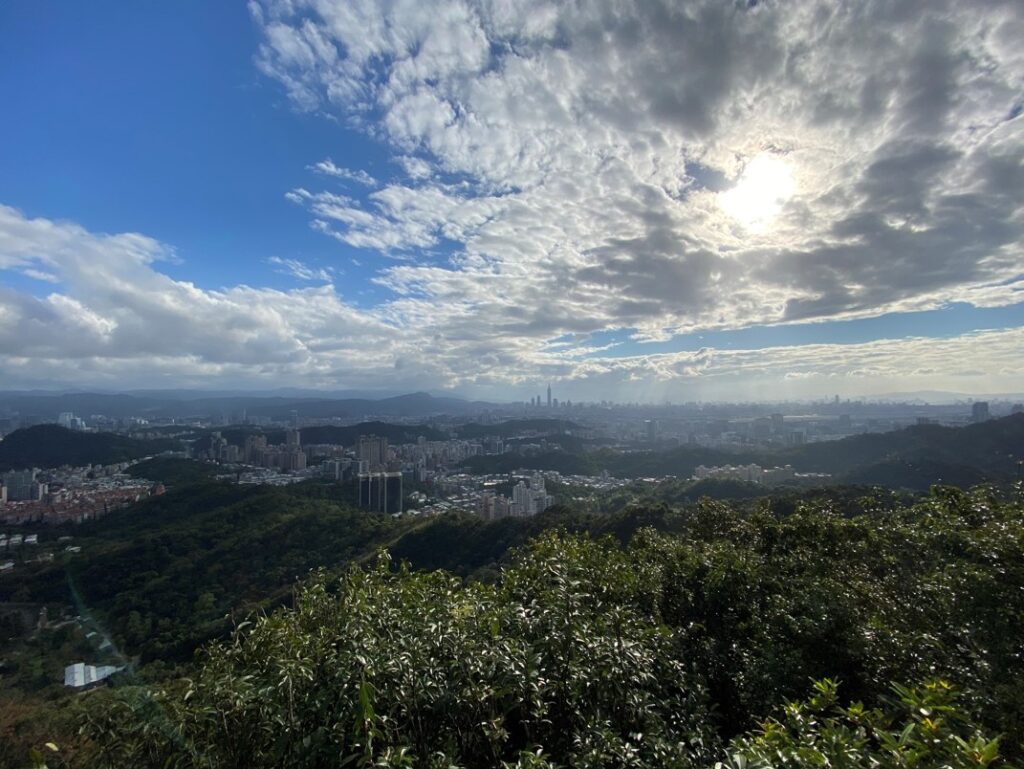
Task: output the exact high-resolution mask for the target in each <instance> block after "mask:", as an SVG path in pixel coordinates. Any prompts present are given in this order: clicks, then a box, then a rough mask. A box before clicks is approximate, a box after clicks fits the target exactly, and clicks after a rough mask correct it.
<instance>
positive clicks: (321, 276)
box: [266, 256, 335, 282]
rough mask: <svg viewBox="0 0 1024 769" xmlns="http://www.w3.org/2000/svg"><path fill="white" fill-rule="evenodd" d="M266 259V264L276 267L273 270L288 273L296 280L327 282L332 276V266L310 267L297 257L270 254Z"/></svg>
mask: <svg viewBox="0 0 1024 769" xmlns="http://www.w3.org/2000/svg"><path fill="white" fill-rule="evenodd" d="M266 261H267V264H272V265H274V266H275V267H276V268H277V269H276V270H275V272H277V273H279V274H281V275H290V276H291V277H293V278H296V279H297V280H306V281H327V282H329V281H331V280H332V279H333V278H334V273H335V270H334V269H333V268H325V267H311V266H309V265H308V264H305V263H304V262H302V261H300V260H298V259H283V258H281V257H279V256H271V257H268V258H267V260H266Z"/></svg>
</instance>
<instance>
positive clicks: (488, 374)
mask: <svg viewBox="0 0 1024 769" xmlns="http://www.w3.org/2000/svg"><path fill="white" fill-rule="evenodd" d="M750 6H751V4H748V3H730V2H722V1H721V0H692V1H687V2H675V1H674V0H671V1H670V0H614V2H613V0H606V1H605V0H595V1H594V2H588V3H554V2H541V1H540V0H501V1H499V0H439V2H436V3H419V2H414V1H413V0H396V1H395V2H390V3H380V2H377V0H345V1H344V2H333V1H332V0H265V2H262V3H259V4H258V5H254V6H253V8H254V9H255V10H254V11H253V16H254V19H255V20H256V22H257V24H258V25H259V26H260V28H261V29H262V34H263V39H262V43H261V45H260V49H259V52H258V55H257V61H258V66H259V68H260V69H261V70H262V71H263V72H264V73H266V74H267V75H268V76H270V77H272V78H274V79H275V80H277V81H278V82H280V83H281V86H282V87H283V88H284V89H285V91H286V93H287V94H288V95H289V97H290V98H291V100H292V101H293V103H294V104H295V105H296V106H297V107H298V108H299V109H302V110H307V111H312V112H329V113H333V115H334V116H335V117H340V118H342V120H341V121H339V122H340V123H341V124H344V125H349V126H352V125H355V126H358V127H359V128H360V130H364V131H366V132H367V133H369V134H370V135H371V136H372V137H373V138H374V139H376V140H378V141H380V142H381V143H383V144H384V145H385V149H386V151H387V152H388V153H389V154H390V156H391V157H393V158H394V162H395V163H396V169H398V170H396V173H395V175H394V177H392V181H391V182H390V183H389V182H386V181H385V182H381V181H378V180H377V179H376V178H374V177H372V176H370V175H369V174H368V173H367V172H366V171H365V170H359V169H350V168H342V167H340V166H337V165H335V164H334V163H333V162H332V161H331V160H330V158H326V159H324V160H323V161H320V162H319V163H316V164H314V165H312V166H310V169H311V170H312V171H314V172H315V173H317V174H318V175H320V176H323V177H328V178H330V179H342V180H345V181H353V182H357V183H359V184H361V185H364V186H365V187H367V189H366V190H360V191H359V193H360V194H358V195H357V194H355V193H351V194H339V192H338V191H337V189H336V186H335V189H322V188H317V187H314V186H312V185H310V186H309V187H308V188H307V187H300V188H296V189H293V190H290V191H283V190H282V192H283V193H284V195H285V197H286V198H287V199H288V200H289V201H290V202H291V203H292V204H295V205H298V206H302V207H303V208H304V209H306V210H307V211H308V213H309V218H310V226H311V227H313V228H314V229H316V230H318V231H320V232H322V233H324V234H325V235H327V236H329V237H332V238H335V239H337V240H338V241H339V242H341V243H344V244H345V245H347V246H350V247H354V248H359V249H365V250H369V251H373V252H377V253H378V254H379V255H382V256H384V257H388V259H387V260H378V262H377V263H378V264H379V265H381V267H380V269H379V271H378V272H377V274H376V275H375V277H373V278H372V280H373V281H374V285H373V288H374V290H375V291H377V292H379V295H383V296H385V297H387V298H386V299H384V300H381V301H380V302H379V303H378V304H377V305H376V306H374V307H372V308H366V307H356V306H355V305H354V304H352V303H350V302H349V301H346V300H343V299H342V298H341V297H342V296H345V297H346V298H348V297H350V296H357V295H359V294H358V292H360V291H363V290H365V289H366V286H365V285H356V284H352V285H345V284H344V282H343V281H341V280H337V281H332V280H331V279H332V278H333V277H335V276H334V275H331V274H330V273H328V271H327V270H326V269H325V268H320V267H310V266H309V265H307V264H304V263H302V262H299V261H297V260H291V259H285V258H282V257H275V258H274V259H276V261H271V263H272V264H273V265H274V266H275V267H276V268H278V269H280V270H282V271H285V272H286V273H287V274H289V275H291V276H292V277H295V278H297V279H300V280H304V281H324V282H332V283H337V284H339V285H337V286H334V285H324V286H315V287H309V286H307V287H304V288H298V289H294V290H290V291H279V290H273V289H268V288H252V287H249V286H244V285H240V286H234V287H228V288H225V289H222V290H218V291H210V290H206V289H202V288H199V287H197V286H194V285H192V284H190V283H187V282H184V281H177V280H173V279H171V278H170V277H168V276H167V275H165V274H163V273H162V272H160V262H161V261H163V260H167V259H173V258H175V254H174V252H173V250H172V249H171V248H170V247H169V246H167V245H165V244H162V243H159V242H157V241H155V240H153V239H151V238H147V237H145V236H142V235H137V234H120V235H103V234H96V233H90V232H87V231H86V230H84V229H82V228H81V227H79V226H78V225H76V224H73V223H68V222H59V221H53V220H48V219H29V218H27V217H24V216H22V215H21V214H20V213H18V212H17V211H15V210H13V209H9V208H3V207H0V269H6V270H15V271H19V272H21V273H23V274H29V272H28V271H36V272H37V273H39V274H46V275H51V276H53V277H54V278H55V279H56V280H57V281H58V283H57V284H55V287H54V288H55V292H54V294H52V295H51V296H50V298H48V299H39V298H37V297H33V296H29V295H27V294H23V293H19V292H16V291H13V290H11V289H5V288H3V287H2V286H0V357H2V360H3V363H4V365H5V367H4V371H5V376H8V377H10V381H11V382H15V381H19V382H29V380H30V379H32V378H33V377H34V378H35V380H33V381H53V382H55V381H68V382H75V383H82V382H87V381H91V382H96V383H101V382H107V381H119V382H124V381H128V380H129V379H132V380H138V381H141V380H143V379H146V380H147V381H149V380H154V381H159V380H160V378H161V377H177V378H179V380H180V381H186V380H187V381H189V382H196V381H200V380H201V381H204V382H214V381H223V378H225V377H235V378H239V377H245V378H246V379H248V380H251V381H255V382H268V383H269V382H275V383H295V382H297V381H302V382H303V383H305V384H307V385H310V386H319V385H323V386H331V387H334V386H353V387H358V386H368V385H380V384H381V383H383V382H387V383H388V385H389V386H390V387H394V388H401V387H405V386H408V387H410V388H416V389H422V388H424V387H437V388H441V387H458V388H461V389H463V390H464V391H467V392H473V393H475V394H479V395H482V396H488V397H499V396H501V395H503V394H505V393H508V392H518V390H517V389H516V388H526V387H531V388H532V387H534V386H535V384H536V383H537V382H539V381H545V380H547V379H548V378H551V379H553V380H555V381H558V382H561V383H562V385H564V386H569V385H570V383H571V386H572V387H573V388H576V389H577V391H578V392H580V393H586V394H588V395H590V396H597V397H608V396H611V397H628V398H631V399H637V398H640V397H644V396H647V397H651V398H659V399H660V398H662V397H682V396H684V395H685V394H686V393H691V394H699V395H700V396H702V397H713V396H716V394H717V395H719V396H722V395H723V394H724V393H730V392H731V393H737V394H742V393H744V392H748V391H749V395H750V396H751V397H753V396H756V395H758V394H761V395H763V394H764V393H765V392H766V388H777V389H779V390H781V391H787V392H794V393H796V392H800V393H804V394H817V393H819V392H820V391H821V389H822V388H828V389H830V390H831V389H836V390H837V391H850V388H853V389H855V390H856V391H859V392H869V391H877V388H881V387H884V389H886V390H892V389H901V385H900V384H899V383H900V382H903V383H905V384H906V385H907V387H904V388H902V389H909V387H910V384H911V383H913V385H914V386H915V387H918V386H920V387H924V388H928V389H932V388H935V387H952V385H953V384H959V385H961V387H962V389H971V388H973V389H977V390H992V389H1014V388H1015V387H1018V386H1019V385H1014V384H1010V383H1012V382H1014V381H1019V377H1020V374H1021V373H1024V372H1021V370H1020V366H1021V359H1022V358H1024V356H1021V350H1022V349H1024V346H1022V344H1021V343H1022V341H1024V339H1022V338H1021V331H1020V330H1019V329H1008V330H1004V331H993V332H986V333H985V334H982V335H968V336H964V337H958V338H955V339H948V340H942V339H894V340H880V341H878V342H874V343H870V344H865V345H816V346H805V347H791V348H790V347H786V348H772V349H770V350H756V351H727V350H715V349H706V350H701V351H698V352H694V353H681V354H668V355H644V354H633V355H628V356H619V357H616V355H615V353H616V352H617V351H618V348H616V347H614V346H610V345H609V344H602V343H595V342H592V341H591V339H592V338H595V337H594V336H593V335H595V334H598V333H600V332H615V334H614V336H615V338H624V337H629V336H631V337H632V338H633V340H639V341H654V340H665V339H669V338H671V337H673V336H675V335H676V334H679V333H685V332H699V331H701V330H704V329H721V328H737V327H744V326H751V325H757V324H764V323H772V324H792V323H804V322H826V321H834V320H842V319H850V318H861V317H868V316H874V315H878V314H881V313H887V312H901V311H909V310H920V309H926V308H935V307H941V306H944V305H946V304H948V303H950V302H967V303H970V304H974V305H976V306H979V307H995V306H1000V305H1006V304H1012V303H1017V302H1020V301H1021V300H1022V296H1024V294H1022V290H1024V268H1022V267H1021V265H1022V264H1024V198H1022V195H1021V192H1020V191H1021V190H1022V189H1024V117H1021V116H1017V117H1016V118H1014V119H1011V118H1010V116H1011V115H1012V114H1013V111H1014V107H1015V105H1019V103H1020V94H1021V93H1022V92H1024V49H1022V48H1021V46H1020V45H1019V40H1020V39H1021V36H1022V34H1024V10H1022V9H1021V6H1020V5H1019V3H1014V2H998V0H991V1H990V2H986V3H983V4H982V3H958V2H955V1H954V0H928V1H927V2H924V1H923V0H921V1H920V2H913V1H912V0H908V1H907V2H900V3H890V4H884V3H852V4H836V3H834V2H830V1H828V0H794V1H793V2H786V3H782V2H771V1H768V2H762V3H759V4H756V5H754V6H753V7H750ZM765 156H769V157H772V158H774V159H778V160H780V162H784V165H785V176H786V177H787V178H788V179H789V180H790V182H791V184H792V188H791V189H788V190H786V193H787V194H786V195H780V194H774V193H773V191H772V190H771V180H770V179H768V180H762V183H759V186H760V187H761V188H764V189H767V190H768V192H767V194H768V195H769V199H768V200H767V201H765V200H760V201H758V200H753V202H752V203H751V205H759V206H763V208H764V211H766V212H767V214H765V215H764V216H762V215H760V214H759V215H758V217H757V219H758V220H759V221H761V220H763V219H769V220H770V222H768V223H767V224H764V225H762V226H758V227H751V226H748V225H749V223H750V221H752V220H751V219H750V218H749V217H745V216H744V212H743V211H739V212H737V213H736V215H734V216H729V215H727V213H726V210H727V209H728V208H729V202H730V201H732V203H736V204H739V205H747V203H746V202H745V201H748V200H749V199H750V195H748V194H747V193H744V195H736V194H733V195H730V194H729V192H728V191H729V190H730V189H731V188H732V187H733V186H734V185H735V184H736V182H737V181H738V180H740V179H743V178H744V174H745V173H746V172H747V169H748V166H749V164H750V162H751V161H752V160H753V159H755V158H758V157H765ZM403 174H404V175H403ZM750 175H751V174H750V173H748V174H747V176H748V177H749V176H750ZM320 183H323V184H327V182H326V180H323V179H321V180H320ZM755 192H757V191H756V190H755ZM776 192H777V191H776ZM752 194H753V193H752ZM760 194H761V193H760V192H757V195H760ZM755 197H756V195H755ZM723 200H724V202H725V203H726V205H724V206H723ZM54 213H57V214H59V213H60V212H54ZM352 262H353V264H359V263H363V264H369V263H370V260H369V258H367V257H366V256H365V255H364V254H360V255H359V259H358V260H356V259H352ZM597 338H601V337H597ZM559 340H571V342H570V343H568V344H565V343H564V342H563V343H560V342H559ZM631 344H632V347H630V348H629V349H633V350H635V349H636V345H635V342H633V343H631ZM640 349H645V348H640ZM647 349H649V348H647ZM979 372H985V373H979ZM50 377H53V379H50ZM1015 377H1016V378H1017V379H1016V380H1015V379H1014V378H1015ZM843 383H846V384H847V385H848V386H849V387H848V388H847V389H845V390H844V388H843V387H841V386H839V385H841V384H843ZM989 385H993V386H992V387H990V386H989ZM996 385H998V386H996ZM816 388H817V389H816Z"/></svg>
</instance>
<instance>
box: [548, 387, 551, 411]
mask: <svg viewBox="0 0 1024 769" xmlns="http://www.w3.org/2000/svg"><path fill="white" fill-rule="evenodd" d="M548 408H551V384H550V383H549V384H548Z"/></svg>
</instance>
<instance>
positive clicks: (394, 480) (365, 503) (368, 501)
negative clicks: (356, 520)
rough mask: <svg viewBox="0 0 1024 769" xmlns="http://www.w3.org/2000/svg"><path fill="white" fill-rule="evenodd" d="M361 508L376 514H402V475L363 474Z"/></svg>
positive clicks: (361, 477) (360, 494) (360, 486)
mask: <svg viewBox="0 0 1024 769" xmlns="http://www.w3.org/2000/svg"><path fill="white" fill-rule="evenodd" d="M359 507H360V508H362V509H363V510H369V511H370V512H374V513H400V512H402V474H401V473H361V474H360V475H359Z"/></svg>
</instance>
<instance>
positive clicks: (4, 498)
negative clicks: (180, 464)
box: [0, 463, 163, 523]
mask: <svg viewBox="0 0 1024 769" xmlns="http://www.w3.org/2000/svg"><path fill="white" fill-rule="evenodd" d="M128 466H129V463H119V464H115V465H87V466H83V467H64V468H55V469H50V470H40V469H38V468H30V469H27V470H13V471H11V472H7V473H3V474H2V475H0V483H2V485H0V521H2V522H4V523H31V522H42V523H66V522H71V523H81V522H82V521H85V520H89V519H92V518H98V517H100V516H102V515H104V514H106V513H108V512H110V511H111V510H114V509H116V508H118V507H122V506H124V505H128V504H131V503H133V502H137V501H138V500H139V499H142V498H143V497H146V496H149V495H151V494H161V493H163V487H162V486H161V485H159V484H155V485H154V484H152V483H150V482H149V481H146V480H143V479H139V478H132V477H131V476H129V475H126V474H125V472H124V471H125V470H126V469H127V467H128Z"/></svg>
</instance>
